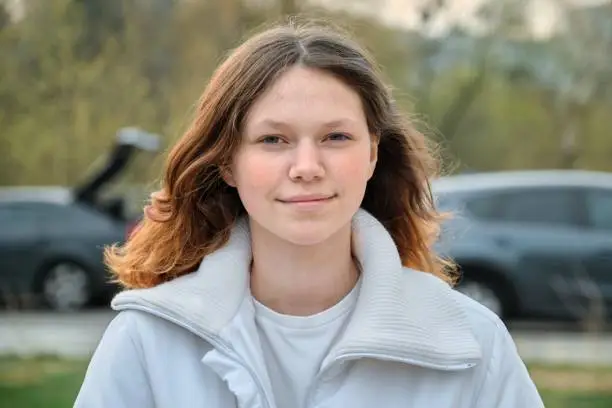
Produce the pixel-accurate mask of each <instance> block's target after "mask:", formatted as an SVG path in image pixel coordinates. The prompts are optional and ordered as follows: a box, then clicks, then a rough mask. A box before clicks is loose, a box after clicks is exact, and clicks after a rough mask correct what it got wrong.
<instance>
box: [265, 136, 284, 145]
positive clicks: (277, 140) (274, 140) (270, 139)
mask: <svg viewBox="0 0 612 408" xmlns="http://www.w3.org/2000/svg"><path fill="white" fill-rule="evenodd" d="M261 142H262V143H263V144H278V143H280V142H281V138H280V137H279V136H266V137H264V138H262V139H261Z"/></svg>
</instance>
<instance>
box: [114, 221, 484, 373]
mask: <svg viewBox="0 0 612 408" xmlns="http://www.w3.org/2000/svg"><path fill="white" fill-rule="evenodd" d="M353 237H354V248H355V251H356V256H357V258H358V259H359V260H360V262H361V266H362V269H363V272H362V273H363V276H362V283H361V290H360V294H359V299H358V300H357V304H356V306H355V310H354V312H353V314H352V316H351V319H350V322H349V324H348V326H347V328H346V331H345V333H344V334H343V336H342V337H341V338H340V339H339V341H338V342H337V344H336V345H335V346H334V347H333V348H332V350H331V351H330V353H329V355H328V356H327V358H326V360H325V361H324V364H325V362H330V361H332V360H334V359H336V358H340V357H343V356H344V357H350V356H364V355H371V356H382V357H384V358H388V359H394V360H399V361H403V362H406V363H410V364H416V365H421V366H426V367H430V368H438V369H453V367H469V366H472V365H474V364H476V363H477V362H478V361H479V360H480V358H481V351H480V347H479V344H478V342H477V341H476V339H475V337H474V335H473V333H472V330H471V326H470V324H469V322H468V319H467V317H466V315H465V314H464V312H463V310H462V308H461V307H460V305H459V304H458V302H457V300H456V299H457V298H456V296H454V294H453V293H452V289H451V288H450V287H449V286H448V285H447V284H446V283H444V282H442V281H441V280H439V279H438V278H436V277H434V276H432V275H430V274H427V273H423V272H418V271H414V270H410V269H406V268H404V267H402V264H401V260H400V257H399V254H398V251H397V249H396V246H395V244H394V242H393V239H392V238H391V236H390V235H389V233H388V232H387V231H386V229H385V228H384V226H383V225H382V224H381V223H380V222H378V221H377V220H376V219H375V218H374V217H373V216H372V215H370V214H369V213H367V212H366V211H365V210H359V211H358V212H357V214H356V215H355V217H354V218H353ZM250 262H251V246H250V234H249V228H248V221H247V219H246V218H243V219H241V220H239V221H238V222H237V223H236V225H234V227H233V230H232V233H231V236H230V239H229V241H228V243H227V244H226V245H225V246H224V247H223V248H221V249H219V250H217V251H215V252H214V253H212V254H210V255H208V256H206V257H205V258H204V259H203V260H202V262H201V264H200V266H199V268H198V270H197V271H196V272H194V273H192V274H189V275H185V276H182V277H179V278H176V279H174V280H172V281H170V282H167V283H164V284H162V285H159V286H156V287H154V288H149V289H134V290H128V291H124V292H121V293H119V294H117V295H116V296H115V298H114V299H113V301H112V303H111V305H112V307H113V309H115V310H126V309H137V310H144V311H147V312H149V313H152V314H155V315H157V316H159V317H162V318H165V319H167V320H170V321H172V322H174V323H176V324H179V325H180V326H182V327H184V328H186V329H188V330H190V331H192V332H194V333H195V334H197V335H200V336H202V337H204V338H205V339H207V340H210V339H211V338H213V339H214V338H218V336H219V333H220V332H221V330H222V329H223V328H224V327H225V326H226V325H227V324H228V323H229V322H230V321H231V320H232V319H233V317H234V316H235V315H236V313H237V312H238V309H239V308H240V305H241V304H242V302H243V300H244V299H245V296H247V295H248V293H249V287H248V285H249V279H248V277H249V266H250Z"/></svg>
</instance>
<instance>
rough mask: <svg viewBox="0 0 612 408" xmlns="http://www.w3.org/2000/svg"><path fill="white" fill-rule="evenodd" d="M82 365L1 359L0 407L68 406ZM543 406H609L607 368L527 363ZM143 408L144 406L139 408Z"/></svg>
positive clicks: (611, 390) (611, 371) (611, 378)
mask: <svg viewBox="0 0 612 408" xmlns="http://www.w3.org/2000/svg"><path fill="white" fill-rule="evenodd" d="M86 367H87V363H86V362H84V361H71V360H63V359H58V358H56V357H50V356H39V357H32V358H15V357H0V408H43V407H44V408H69V407H72V404H73V403H74V399H75V397H76V394H77V392H78V390H79V387H80V385H81V381H82V379H83V375H84V373H85V369H86ZM529 370H530V372H531V374H532V376H533V379H534V381H535V382H536V384H537V385H538V387H539V389H540V392H541V394H542V398H543V399H544V403H545V405H546V407H547V408H610V407H612V367H604V368H597V367H572V366H554V367H551V366H543V365H530V366H529ZM143 408H145V407H143Z"/></svg>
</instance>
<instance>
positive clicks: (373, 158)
mask: <svg viewBox="0 0 612 408" xmlns="http://www.w3.org/2000/svg"><path fill="white" fill-rule="evenodd" d="M377 161H378V138H376V137H373V138H372V143H371V145H370V176H369V177H368V180H369V179H370V178H372V176H373V175H374V170H375V169H376V162H377Z"/></svg>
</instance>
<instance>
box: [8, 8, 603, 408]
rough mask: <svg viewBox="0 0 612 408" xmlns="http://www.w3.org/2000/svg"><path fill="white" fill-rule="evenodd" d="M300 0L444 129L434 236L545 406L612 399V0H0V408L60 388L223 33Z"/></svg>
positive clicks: (240, 32)
mask: <svg viewBox="0 0 612 408" xmlns="http://www.w3.org/2000/svg"><path fill="white" fill-rule="evenodd" d="M296 14H304V15H308V16H315V17H322V18H325V19H328V20H330V21H332V22H335V23H337V24H340V25H342V26H344V27H346V28H348V29H349V30H350V31H352V32H353V33H354V35H355V36H356V37H357V38H358V39H359V40H360V41H361V42H362V43H363V44H364V45H365V46H366V47H367V48H368V49H369V50H370V51H371V52H372V53H373V54H374V56H375V57H376V58H377V60H378V61H379V62H380V64H381V65H382V67H383V70H384V73H385V75H386V78H387V80H388V82H389V83H390V84H391V85H392V86H393V88H394V93H395V97H396V99H397V102H398V103H399V105H400V107H401V108H402V110H403V111H405V112H406V114H408V115H410V116H411V117H412V118H413V119H414V121H415V123H416V125H417V127H418V128H419V129H420V130H421V131H423V132H425V133H426V134H427V135H428V136H429V137H430V138H431V140H432V141H433V142H435V143H436V144H437V145H438V146H439V152H440V155H441V157H442V158H443V163H444V167H445V168H444V171H445V174H446V176H445V177H442V178H441V179H439V180H436V181H435V182H434V185H433V191H434V195H435V197H436V200H437V202H438V205H439V207H440V209H442V210H445V211H451V212H453V213H454V217H453V218H452V219H451V220H449V221H448V222H447V223H446V224H445V225H444V229H443V232H442V236H441V239H440V241H439V242H438V244H437V245H438V249H439V251H440V252H441V253H443V254H445V255H448V256H450V257H452V258H453V259H454V260H455V261H456V262H457V263H458V265H459V267H460V270H461V272H462V276H463V277H462V280H461V282H460V284H459V286H458V287H457V290H461V291H463V292H464V293H466V294H467V295H468V296H471V297H473V298H474V299H476V300H478V301H479V302H481V303H483V304H484V305H485V306H487V307H489V308H490V309H491V310H493V311H494V312H495V313H497V314H498V315H500V316H501V317H502V319H503V320H504V321H505V322H506V324H507V325H508V327H509V328H510V331H511V334H512V336H513V338H514V339H515V341H516V344H517V347H518V350H519V353H520V354H521V356H522V357H523V358H524V359H525V361H526V363H527V365H528V368H529V370H530V372H531V374H532V376H533V378H534V380H535V381H536V384H537V386H538V388H539V389H540V391H541V392H542V394H543V396H544V398H545V402H546V406H547V407H553V408H555V407H572V408H575V407H612V330H611V327H612V324H611V322H612V114H611V112H612V1H610V0H303V1H301V0H0V307H1V309H2V310H0V408H4V407H28V408H35V407H36V408H37V407H43V406H44V407H50V408H59V407H70V406H72V402H73V400H74V397H75V395H76V392H77V390H78V387H79V385H80V382H81V380H82V377H83V374H84V369H85V367H86V365H87V361H88V358H89V356H90V355H91V353H92V351H93V350H94V348H95V347H96V345H97V342H98V340H99V339H100V336H101V335H102V332H103V330H104V328H105V326H106V325H107V324H108V322H109V321H110V320H111V319H112V317H113V312H112V311H110V310H109V308H108V301H109V299H110V297H111V296H112V295H113V293H115V292H116V290H117V288H116V287H114V286H113V285H110V284H108V283H107V279H108V275H107V273H106V271H105V268H104V266H103V265H102V247H103V246H104V245H107V244H110V243H113V242H122V241H124V240H125V239H126V237H127V236H128V235H129V233H130V231H131V229H132V228H134V227H135V225H136V223H137V222H138V219H139V217H140V214H141V212H142V207H143V205H144V203H145V200H146V199H147V197H148V193H149V192H150V191H152V190H153V189H155V188H156V185H155V184H154V183H155V180H156V178H157V177H158V176H159V172H160V168H161V165H162V163H163V160H164V155H165V152H166V150H167V148H168V147H169V146H170V145H171V144H172V143H173V142H174V141H175V140H176V139H177V137H179V136H180V134H181V132H182V131H183V130H184V129H185V127H186V126H187V125H188V122H189V118H190V113H191V111H192V109H193V106H194V103H195V101H196V100H197V98H198V97H199V95H200V93H201V91H202V90H203V88H204V87H205V85H206V82H207V80H208V78H209V76H210V75H211V73H212V70H213V69H214V68H215V67H216V65H217V64H218V63H219V62H220V61H221V59H222V58H223V56H224V55H225V54H226V53H227V51H228V50H229V49H231V48H232V47H234V46H235V45H237V44H238V43H239V42H240V40H241V39H243V38H244V36H246V35H248V34H249V33H251V32H252V31H253V30H256V29H258V28H259V27H261V26H262V24H266V23H270V22H274V21H278V20H279V19H281V18H284V17H285V18H286V17H287V16H293V15H296Z"/></svg>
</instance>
